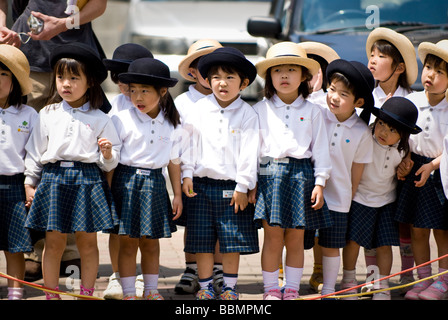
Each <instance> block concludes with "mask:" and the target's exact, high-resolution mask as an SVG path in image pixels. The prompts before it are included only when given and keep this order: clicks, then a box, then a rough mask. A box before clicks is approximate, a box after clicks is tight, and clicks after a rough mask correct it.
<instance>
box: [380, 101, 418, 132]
mask: <svg viewBox="0 0 448 320" xmlns="http://www.w3.org/2000/svg"><path fill="white" fill-rule="evenodd" d="M372 114H373V115H374V116H376V117H377V118H378V119H381V120H384V121H386V122H387V123H388V124H390V125H391V126H393V127H394V128H400V129H402V130H404V131H406V132H409V133H410V134H417V133H419V132H421V131H422V129H421V128H420V127H419V126H417V125H416V122H417V118H418V110H417V107H416V106H415V104H414V103H412V101H410V100H409V99H407V98H404V97H391V98H389V99H387V100H386V101H385V102H384V103H383V105H382V106H381V109H379V108H373V109H372Z"/></svg>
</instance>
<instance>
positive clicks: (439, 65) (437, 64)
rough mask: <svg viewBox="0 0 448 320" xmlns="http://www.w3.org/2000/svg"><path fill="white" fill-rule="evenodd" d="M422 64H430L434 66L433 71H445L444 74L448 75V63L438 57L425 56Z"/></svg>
mask: <svg viewBox="0 0 448 320" xmlns="http://www.w3.org/2000/svg"><path fill="white" fill-rule="evenodd" d="M424 64H430V65H432V66H434V68H435V69H441V70H445V72H446V73H448V63H447V62H446V61H445V60H443V59H442V58H439V57H438V56H435V55H433V54H428V55H426V58H425V63H424Z"/></svg>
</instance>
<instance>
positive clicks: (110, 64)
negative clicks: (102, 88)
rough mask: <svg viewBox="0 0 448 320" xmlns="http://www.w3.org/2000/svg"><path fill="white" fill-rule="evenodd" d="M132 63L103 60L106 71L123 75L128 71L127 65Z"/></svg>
mask: <svg viewBox="0 0 448 320" xmlns="http://www.w3.org/2000/svg"><path fill="white" fill-rule="evenodd" d="M131 62H132V61H124V60H114V59H103V64H104V66H105V67H106V69H107V70H109V71H110V72H115V73H123V72H126V71H128V68H129V65H130V64H131Z"/></svg>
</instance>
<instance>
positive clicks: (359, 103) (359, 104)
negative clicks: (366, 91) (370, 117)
mask: <svg viewBox="0 0 448 320" xmlns="http://www.w3.org/2000/svg"><path fill="white" fill-rule="evenodd" d="M363 105H364V98H358V100H356V101H355V108H361V107H362V106H363Z"/></svg>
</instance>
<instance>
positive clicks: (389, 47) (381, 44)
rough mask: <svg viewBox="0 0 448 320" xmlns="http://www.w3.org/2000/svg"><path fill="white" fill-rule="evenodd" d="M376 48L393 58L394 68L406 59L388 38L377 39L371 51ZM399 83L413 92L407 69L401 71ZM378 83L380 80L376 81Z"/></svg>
mask: <svg viewBox="0 0 448 320" xmlns="http://www.w3.org/2000/svg"><path fill="white" fill-rule="evenodd" d="M375 48H376V49H378V51H379V52H381V53H382V54H385V55H386V56H389V57H391V58H392V69H395V68H396V67H397V66H398V65H399V64H400V63H403V64H404V59H403V56H402V55H401V53H400V51H399V50H398V49H397V47H395V46H394V45H393V44H392V43H390V42H389V41H386V40H378V41H375V43H374V44H372V48H371V51H373V50H374V49H375ZM405 67H406V66H405ZM397 84H398V86H400V87H402V88H404V89H405V90H406V91H408V92H409V93H411V92H412V89H411V86H410V85H409V83H408V77H407V74H406V70H405V72H403V73H401V74H400V76H399V77H398V82H397ZM376 85H378V81H376Z"/></svg>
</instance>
